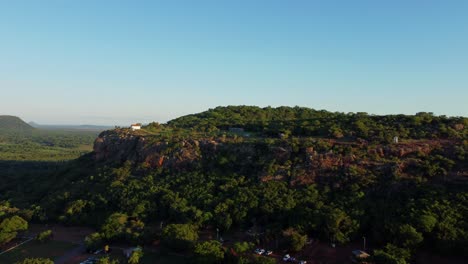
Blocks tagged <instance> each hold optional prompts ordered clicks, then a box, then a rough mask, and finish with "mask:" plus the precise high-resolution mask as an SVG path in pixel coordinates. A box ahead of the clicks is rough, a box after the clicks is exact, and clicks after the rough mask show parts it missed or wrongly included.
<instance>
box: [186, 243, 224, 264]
mask: <svg viewBox="0 0 468 264" xmlns="http://www.w3.org/2000/svg"><path fill="white" fill-rule="evenodd" d="M193 252H194V254H195V258H196V262H197V263H207V264H209V263H221V262H222V260H223V259H224V250H223V247H222V244H221V243H220V242H219V241H216V240H209V241H205V242H201V243H198V244H196V245H195V249H194V251H193Z"/></svg>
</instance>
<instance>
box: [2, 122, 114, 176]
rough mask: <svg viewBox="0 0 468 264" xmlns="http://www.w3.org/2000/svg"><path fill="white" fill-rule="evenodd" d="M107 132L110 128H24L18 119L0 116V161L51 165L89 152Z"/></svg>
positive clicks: (37, 126) (29, 125)
mask: <svg viewBox="0 0 468 264" xmlns="http://www.w3.org/2000/svg"><path fill="white" fill-rule="evenodd" d="M106 129H109V127H101V126H89V125H85V126H43V125H38V124H36V123H34V122H31V123H30V124H27V123H26V122H24V121H23V120H21V119H20V118H19V117H16V116H6V115H2V116H0V161H8V163H11V162H12V161H34V162H36V161H48V162H53V161H63V160H70V159H75V158H77V157H79V156H80V155H83V154H85V153H88V152H90V151H91V150H92V144H93V142H94V139H95V138H96V136H97V135H98V134H99V133H100V132H101V131H103V130H106ZM23 167H24V166H23ZM3 168H5V166H3ZM0 169H2V166H0Z"/></svg>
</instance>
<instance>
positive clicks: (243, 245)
mask: <svg viewBox="0 0 468 264" xmlns="http://www.w3.org/2000/svg"><path fill="white" fill-rule="evenodd" d="M253 247H254V244H253V243H251V242H247V241H244V242H236V243H234V246H233V248H234V251H236V252H237V253H244V252H247V251H249V250H251V249H252V248H253Z"/></svg>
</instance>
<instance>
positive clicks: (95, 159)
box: [0, 106, 468, 255]
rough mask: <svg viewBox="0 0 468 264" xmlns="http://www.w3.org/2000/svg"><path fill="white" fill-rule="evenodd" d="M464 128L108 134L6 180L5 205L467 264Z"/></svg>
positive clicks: (132, 229) (254, 119)
mask: <svg viewBox="0 0 468 264" xmlns="http://www.w3.org/2000/svg"><path fill="white" fill-rule="evenodd" d="M307 113H311V114H310V115H309V114H307ZM316 113H318V114H316ZM262 116H263V118H262ZM231 120H232V121H231ZM467 124H468V120H467V118H464V117H456V118H448V117H444V116H433V115H432V114H430V113H420V114H418V115H414V116H406V115H395V116H372V115H367V114H363V113H361V114H342V113H331V112H326V111H318V112H317V111H315V110H312V109H306V108H287V107H282V108H265V109H262V108H256V107H243V106H240V107H220V108H215V109H214V110H209V111H207V112H204V113H200V114H195V115H189V116H185V117H181V118H178V119H175V120H173V121H170V122H168V124H158V123H151V124H149V125H147V126H144V127H143V128H142V129H141V130H137V131H132V130H131V129H126V128H124V129H114V130H110V131H105V132H102V133H101V134H100V135H99V136H98V138H97V139H96V140H95V143H94V149H93V152H92V153H90V154H88V155H86V156H82V157H81V158H80V159H78V160H75V161H74V162H72V163H70V164H69V165H68V166H66V167H65V168H64V169H63V170H60V171H57V172H56V173H53V174H50V175H35V177H33V178H27V177H23V178H21V179H20V180H18V181H11V182H8V183H5V184H4V185H3V186H6V187H4V188H3V189H2V187H1V186H2V185H1V184H0V199H8V200H11V201H13V202H15V203H18V204H25V205H30V204H32V203H34V204H39V207H40V210H38V212H39V213H40V217H42V218H47V219H53V220H55V221H60V222H62V223H65V224H87V225H93V226H95V227H97V228H101V227H102V229H101V231H100V232H101V236H102V238H103V239H104V240H106V241H132V242H135V241H138V243H140V242H141V241H145V242H148V243H150V242H153V241H154V240H158V239H159V238H160V235H161V233H160V232H159V233H158V231H154V229H151V227H155V226H161V225H162V224H161V223H164V224H170V223H177V224H189V225H191V226H195V227H197V228H200V229H203V228H205V227H217V228H219V230H220V232H227V231H229V232H236V231H238V230H247V229H251V228H252V229H257V230H259V232H261V233H264V234H265V235H264V236H262V238H261V239H264V240H265V241H270V242H271V241H272V240H273V239H274V238H275V234H282V233H283V232H282V231H283V230H289V229H290V228H292V229H294V230H297V232H300V233H301V234H307V235H309V236H311V237H313V238H314V239H315V238H319V239H321V240H325V241H334V242H337V243H341V244H346V243H348V242H350V241H354V240H359V239H361V238H362V235H363V234H365V235H366V237H368V238H369V240H371V241H373V243H374V245H376V246H378V247H383V246H384V245H386V244H392V245H395V246H397V247H401V248H405V249H408V250H412V249H416V245H418V246H419V247H425V248H426V249H430V250H435V251H438V252H441V253H446V254H455V255H457V254H458V255H461V254H465V253H462V252H464V251H463V250H462V249H463V248H465V247H466V246H467V241H468V239H467V238H468V230H466V226H467V224H468V222H467V219H468V217H466V216H467V215H468V192H467V191H466V190H468V188H467V187H468V181H467V180H468V167H467V166H468V138H467V136H466V135H467ZM395 136H398V137H399V140H398V142H395V141H393V140H392V139H393V137H395ZM38 182H40V184H37V183H38ZM16 190H18V191H16ZM24 194H28V195H27V196H25V195H24ZM35 208H36V209H35V210H37V207H35ZM115 219H123V220H122V222H121V223H120V222H119V223H120V224H119V225H122V226H119V228H114V223H115ZM124 220H125V221H124ZM119 221H120V220H119ZM107 225H109V226H107ZM147 226H148V227H150V228H148V229H146V228H145V227H147ZM159 231H161V230H159ZM408 239H413V241H408ZM423 240H424V241H425V242H426V241H427V242H428V243H422V241H423ZM257 243H258V242H257Z"/></svg>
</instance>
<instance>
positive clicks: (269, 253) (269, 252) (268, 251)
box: [265, 250, 273, 256]
mask: <svg viewBox="0 0 468 264" xmlns="http://www.w3.org/2000/svg"><path fill="white" fill-rule="evenodd" d="M271 254H273V251H271V250H267V252H265V255H267V256H270V255H271Z"/></svg>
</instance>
